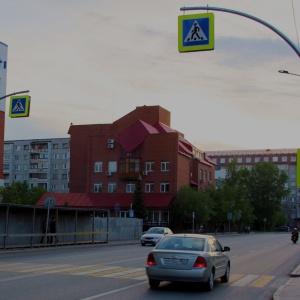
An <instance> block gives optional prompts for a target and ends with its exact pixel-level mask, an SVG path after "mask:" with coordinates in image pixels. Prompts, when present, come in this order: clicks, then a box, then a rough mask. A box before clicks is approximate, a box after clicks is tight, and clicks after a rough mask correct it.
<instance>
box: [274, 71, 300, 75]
mask: <svg viewBox="0 0 300 300" xmlns="http://www.w3.org/2000/svg"><path fill="white" fill-rule="evenodd" d="M278 73H282V74H289V75H295V76H300V74H295V73H290V72H289V71H286V70H279V71H278Z"/></svg>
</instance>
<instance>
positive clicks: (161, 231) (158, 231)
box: [147, 227, 164, 234]
mask: <svg viewBox="0 0 300 300" xmlns="http://www.w3.org/2000/svg"><path fill="white" fill-rule="evenodd" d="M147 233H158V234H163V233H164V229H163V228H155V227H153V228H150V229H149V230H148V231H147Z"/></svg>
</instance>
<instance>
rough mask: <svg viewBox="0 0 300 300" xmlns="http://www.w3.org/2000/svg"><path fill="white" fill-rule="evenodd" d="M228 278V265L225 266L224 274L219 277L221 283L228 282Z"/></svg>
mask: <svg viewBox="0 0 300 300" xmlns="http://www.w3.org/2000/svg"><path fill="white" fill-rule="evenodd" d="M229 277H230V265H229V264H227V267H226V270H225V274H224V275H223V276H222V277H221V281H222V282H228V281H229Z"/></svg>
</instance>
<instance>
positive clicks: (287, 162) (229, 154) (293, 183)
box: [206, 149, 300, 227]
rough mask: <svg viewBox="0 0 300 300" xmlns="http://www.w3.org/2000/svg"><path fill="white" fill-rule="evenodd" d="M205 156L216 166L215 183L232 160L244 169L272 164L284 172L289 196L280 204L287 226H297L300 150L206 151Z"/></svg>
mask: <svg viewBox="0 0 300 300" xmlns="http://www.w3.org/2000/svg"><path fill="white" fill-rule="evenodd" d="M206 154H207V155H208V156H209V158H210V159H211V160H212V161H213V162H214V163H215V164H216V168H215V172H216V174H215V178H216V181H217V180H218V179H221V177H222V176H223V178H224V176H225V173H224V169H226V168H227V166H228V165H229V164H230V163H231V162H232V160H233V159H236V161H237V164H238V165H239V166H244V167H246V168H251V167H252V166H253V165H255V164H256V163H258V162H272V163H274V164H276V165H277V166H278V168H279V169H280V170H283V171H285V172H286V174H287V175H288V182H287V184H286V187H287V188H289V189H290V194H289V196H288V197H284V198H282V200H281V204H282V208H283V210H284V212H285V214H286V216H287V218H288V220H289V221H288V225H289V226H291V227H292V226H297V220H298V221H299V220H300V178H299V177H300V176H297V173H298V175H299V174H300V149H266V150H231V151H208V152H206ZM222 171H223V172H222ZM220 174H221V175H220Z"/></svg>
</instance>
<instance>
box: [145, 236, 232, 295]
mask: <svg viewBox="0 0 300 300" xmlns="http://www.w3.org/2000/svg"><path fill="white" fill-rule="evenodd" d="M227 251H230V248H229V247H224V248H223V247H222V246H221V244H220V243H219V242H218V241H217V239H216V238H215V237H214V236H211V235H201V234H172V235H167V236H165V237H164V238H163V239H162V240H161V241H160V242H159V243H158V244H157V245H156V247H155V248H153V250H152V251H151V252H150V253H149V254H148V258H147V266H146V274H147V276H148V279H149V284H150V286H151V287H152V288H158V287H159V284H160V282H161V281H182V282H199V283H202V284H204V286H205V288H206V289H207V290H208V291H211V290H212V289H213V287H214V281H215V279H217V278H221V281H222V282H228V281H229V276H230V260H229V257H228V256H227V254H226V253H225V252H227Z"/></svg>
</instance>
